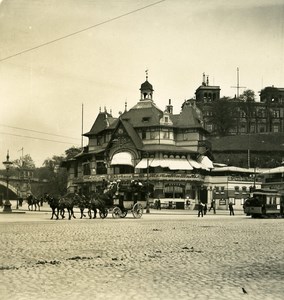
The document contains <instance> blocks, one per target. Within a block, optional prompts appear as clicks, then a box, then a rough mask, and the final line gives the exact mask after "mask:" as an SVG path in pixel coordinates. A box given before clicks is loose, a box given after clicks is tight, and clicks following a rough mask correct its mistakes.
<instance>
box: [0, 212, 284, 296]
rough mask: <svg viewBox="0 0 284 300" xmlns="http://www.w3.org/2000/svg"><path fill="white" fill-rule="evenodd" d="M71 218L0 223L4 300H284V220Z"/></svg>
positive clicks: (28, 217) (27, 217) (15, 218)
mask: <svg viewBox="0 0 284 300" xmlns="http://www.w3.org/2000/svg"><path fill="white" fill-rule="evenodd" d="M77 217H78V218H77V219H73V220H70V221H69V220H58V221H55V220H50V219H49V218H50V213H49V212H26V213H25V214H14V213H13V214H12V215H6V214H1V215H0V233H1V237H0V239H1V243H0V273H1V277H0V290H1V297H0V298H1V299H3V300H26V299H27V300H28V299H29V300H34V299H37V300H41V299H42V300H45V299H49V300H57V299H69V300H70V299H76V300H80V299H137V300H140V299H157V300H158V299H164V300H170V299H271V300H277V299H283V297H284V289H283V279H284V268H283V260H284V251H283V249H284V247H283V246H284V242H283V241H284V234H283V232H284V231H283V230H284V219H251V218H249V217H246V216H245V215H243V214H242V213H237V214H236V215H235V216H233V217H230V216H229V215H228V213H227V212H225V213H224V212H223V213H221V214H218V212H217V214H216V215H212V214H209V215H206V216H205V217H203V218H198V217H197V215H196V214H195V212H181V213H178V212H175V213H171V212H168V211H167V212H165V213H163V211H162V212H156V211H153V212H152V211H151V213H150V214H144V215H143V216H142V218H141V219H134V218H133V217H132V216H131V215H129V216H127V217H126V218H125V219H112V218H111V217H110V216H108V217H107V218H106V219H96V220H94V219H91V220H90V219H79V214H77ZM242 288H244V289H245V291H246V292H247V293H244V292H243V289H242Z"/></svg>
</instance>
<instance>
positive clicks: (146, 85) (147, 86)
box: [140, 80, 154, 91]
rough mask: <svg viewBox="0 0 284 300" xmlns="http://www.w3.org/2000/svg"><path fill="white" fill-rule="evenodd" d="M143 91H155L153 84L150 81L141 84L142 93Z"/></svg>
mask: <svg viewBox="0 0 284 300" xmlns="http://www.w3.org/2000/svg"><path fill="white" fill-rule="evenodd" d="M142 90H151V91H154V90H153V86H152V84H151V83H150V82H149V81H148V80H146V81H145V82H143V83H142V84H141V88H140V91H142Z"/></svg>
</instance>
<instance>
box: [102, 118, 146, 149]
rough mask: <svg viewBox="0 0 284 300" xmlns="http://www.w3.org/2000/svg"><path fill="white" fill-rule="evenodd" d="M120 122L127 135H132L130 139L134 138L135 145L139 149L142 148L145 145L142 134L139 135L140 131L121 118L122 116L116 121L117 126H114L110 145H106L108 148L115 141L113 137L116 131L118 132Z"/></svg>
mask: <svg viewBox="0 0 284 300" xmlns="http://www.w3.org/2000/svg"><path fill="white" fill-rule="evenodd" d="M120 124H121V125H122V126H123V127H124V129H125V131H126V133H127V135H128V136H129V137H130V139H131V140H132V142H133V144H134V145H135V147H136V148H137V149H142V147H143V143H142V141H141V138H140V136H139V135H138V133H137V132H136V131H135V129H134V128H133V127H132V125H131V124H130V123H129V122H127V121H125V120H121V118H119V119H118V120H117V122H116V126H115V128H114V131H113V132H112V138H111V139H110V141H109V142H108V145H107V146H106V148H109V147H111V144H112V142H113V137H114V135H115V133H116V132H117V130H118V128H119V126H120Z"/></svg>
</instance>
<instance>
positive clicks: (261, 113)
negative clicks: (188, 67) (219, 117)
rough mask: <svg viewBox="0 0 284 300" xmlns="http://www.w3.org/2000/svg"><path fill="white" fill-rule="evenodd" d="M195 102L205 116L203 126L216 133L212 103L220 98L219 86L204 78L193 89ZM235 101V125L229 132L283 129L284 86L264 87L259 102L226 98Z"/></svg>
mask: <svg viewBox="0 0 284 300" xmlns="http://www.w3.org/2000/svg"><path fill="white" fill-rule="evenodd" d="M195 95H196V104H197V106H198V107H199V108H200V109H201V111H202V113H203V116H204V128H205V129H206V130H208V131H209V132H210V133H211V134H213V135H214V134H216V130H215V129H216V128H215V125H214V122H213V121H212V106H213V105H214V102H215V101H218V100H219V99H220V87H219V86H211V85H210V84H209V78H208V76H207V79H206V81H205V75H204V74H203V81H202V84H201V86H199V87H198V88H197V90H196V92H195ZM228 101H232V102H234V103H236V104H237V108H236V111H235V114H234V119H235V127H234V128H232V129H231V130H230V132H229V134H230V135H242V134H247V133H278V132H284V88H276V87H274V86H272V87H265V88H264V89H262V90H261V91H260V101H253V102H248V103H247V104H246V105H244V101H241V100H240V99H237V98H234V99H229V100H228Z"/></svg>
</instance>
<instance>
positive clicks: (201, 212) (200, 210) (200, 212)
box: [197, 201, 204, 217]
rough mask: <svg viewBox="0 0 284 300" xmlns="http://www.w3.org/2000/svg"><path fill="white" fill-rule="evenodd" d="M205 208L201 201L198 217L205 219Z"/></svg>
mask: <svg viewBox="0 0 284 300" xmlns="http://www.w3.org/2000/svg"><path fill="white" fill-rule="evenodd" d="M203 208H204V204H203V203H202V202H201V201H199V203H198V215H197V216H198V217H200V215H201V217H203Z"/></svg>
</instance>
